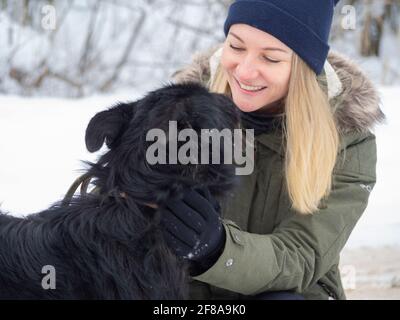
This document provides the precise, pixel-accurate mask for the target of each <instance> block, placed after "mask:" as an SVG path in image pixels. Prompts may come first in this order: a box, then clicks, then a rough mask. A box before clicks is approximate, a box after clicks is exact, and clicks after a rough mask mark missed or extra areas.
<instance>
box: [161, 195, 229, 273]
mask: <svg viewBox="0 0 400 320" xmlns="http://www.w3.org/2000/svg"><path fill="white" fill-rule="evenodd" d="M161 221H162V224H163V226H164V237H165V240H166V242H167V244H168V246H169V247H170V248H171V250H172V251H173V252H175V254H176V255H177V256H179V257H182V258H184V259H187V260H189V261H190V262H191V269H190V274H191V275H197V274H200V273H203V272H205V271H206V270H207V269H209V268H210V267H211V266H212V265H213V264H214V263H215V262H216V261H217V260H218V258H219V256H220V255H221V253H222V251H223V248H224V246H225V237H226V235H225V229H224V226H223V225H222V221H221V218H220V206H219V204H218V201H217V200H216V199H215V198H214V197H213V196H212V195H211V194H210V191H209V190H208V189H207V188H201V189H194V190H190V191H189V192H188V193H187V194H186V195H185V196H184V198H183V199H182V200H171V201H169V202H168V203H167V204H166V207H165V209H163V210H162V212H161Z"/></svg>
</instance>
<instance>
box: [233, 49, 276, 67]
mask: <svg viewBox="0 0 400 320" xmlns="http://www.w3.org/2000/svg"><path fill="white" fill-rule="evenodd" d="M229 46H230V47H231V48H232V49H233V50H236V51H244V50H245V49H243V48H238V47H234V46H233V45H231V44H230V45H229ZM263 58H264V59H265V60H267V61H268V62H271V63H279V62H280V61H279V60H273V59H271V58H268V57H266V56H263Z"/></svg>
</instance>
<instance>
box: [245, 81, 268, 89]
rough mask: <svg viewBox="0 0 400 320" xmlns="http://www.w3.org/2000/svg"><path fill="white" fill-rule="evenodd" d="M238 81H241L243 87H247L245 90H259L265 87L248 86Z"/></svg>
mask: <svg viewBox="0 0 400 320" xmlns="http://www.w3.org/2000/svg"><path fill="white" fill-rule="evenodd" d="M238 83H239V85H240V87H241V88H242V89H245V90H247V91H258V90H261V89H263V88H265V87H251V86H246V85H244V84H243V83H240V82H239V81H238Z"/></svg>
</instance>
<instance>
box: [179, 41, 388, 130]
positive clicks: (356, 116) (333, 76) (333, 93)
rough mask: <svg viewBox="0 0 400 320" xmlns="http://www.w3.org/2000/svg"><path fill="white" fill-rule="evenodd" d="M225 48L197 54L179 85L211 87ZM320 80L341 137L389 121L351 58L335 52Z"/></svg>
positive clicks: (373, 88) (220, 47)
mask: <svg viewBox="0 0 400 320" xmlns="http://www.w3.org/2000/svg"><path fill="white" fill-rule="evenodd" d="M221 52H222V46H221V45H218V46H215V47H212V48H210V49H209V50H207V51H205V52H200V53H197V54H196V55H195V56H194V57H193V60H192V63H191V64H190V65H188V66H186V67H184V68H183V69H181V70H178V71H177V72H175V73H174V74H173V75H172V79H173V81H175V82H183V81H195V82H201V83H203V84H207V83H208V81H209V79H210V77H212V76H213V75H214V72H215V69H216V67H217V65H218V63H219V58H220V55H221ZM319 81H326V83H327V86H328V96H329V101H330V104H331V106H332V108H333V110H334V115H335V118H336V123H337V126H338V130H339V132H340V133H341V134H346V133H349V132H367V131H369V130H371V129H373V127H374V126H375V125H377V124H378V123H381V122H383V121H384V120H385V115H384V113H383V112H382V110H381V108H380V106H379V105H380V98H379V94H378V92H377V90H376V88H375V87H374V85H373V84H372V82H371V81H370V80H369V79H368V78H367V76H366V75H365V74H364V73H363V72H362V71H361V69H360V68H359V67H358V66H357V65H356V64H355V63H354V62H352V61H351V60H350V59H349V58H348V57H345V56H343V55H340V54H338V53H336V52H333V51H331V52H330V53H329V55H328V59H327V62H326V63H325V67H324V72H323V73H322V74H321V75H320V76H319Z"/></svg>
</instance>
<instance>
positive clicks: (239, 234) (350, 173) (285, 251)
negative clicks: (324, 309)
mask: <svg viewBox="0 0 400 320" xmlns="http://www.w3.org/2000/svg"><path fill="white" fill-rule="evenodd" d="M375 182H376V143H375V136H374V135H373V134H369V135H368V136H367V137H366V138H365V139H363V140H362V141H360V142H357V143H355V144H353V145H350V146H348V147H347V148H346V149H344V151H342V152H341V154H340V156H339V157H338V162H337V165H336V167H335V170H334V175H333V187H332V191H331V193H330V195H329V196H328V197H327V198H326V199H325V201H323V202H322V203H321V205H320V207H319V210H318V211H317V212H315V213H314V214H313V215H300V214H293V215H290V216H287V218H285V219H283V220H282V221H281V222H280V223H279V225H278V226H277V227H276V228H275V229H274V231H273V232H272V233H271V234H264V235H261V234H252V233H248V232H245V231H242V230H240V228H239V227H238V226H237V225H235V223H233V222H232V221H225V222H224V226H225V228H226V234H227V239H226V244H225V248H224V251H223V253H222V255H221V256H220V258H219V259H218V260H217V262H216V263H215V264H214V265H213V266H212V267H211V268H210V269H209V270H207V271H206V272H205V273H203V274H201V275H199V276H197V277H194V279H195V280H198V281H202V282H206V283H208V284H211V285H214V286H216V287H220V288H223V289H227V290H230V291H234V292H238V293H241V294H244V295H253V294H257V293H260V292H265V291H276V290H295V291H297V292H302V291H304V290H305V289H306V288H307V287H309V286H310V285H313V284H315V283H316V282H317V281H318V280H319V279H320V278H321V277H322V276H323V275H324V274H326V273H327V272H328V271H329V269H330V268H331V267H332V266H333V265H334V264H335V260H336V261H337V258H338V256H339V254H340V251H341V250H342V249H343V247H344V245H345V244H346V241H347V240H348V238H349V236H350V234H351V232H352V230H353V228H354V227H355V225H356V223H357V221H358V220H359V218H360V217H361V215H362V213H363V212H364V210H365V208H366V206H367V203H368V198H369V195H370V192H371V191H372V189H373V187H374V186H375Z"/></svg>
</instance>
